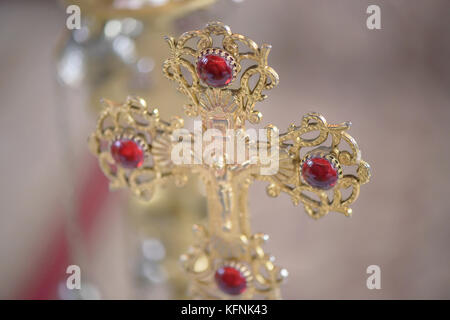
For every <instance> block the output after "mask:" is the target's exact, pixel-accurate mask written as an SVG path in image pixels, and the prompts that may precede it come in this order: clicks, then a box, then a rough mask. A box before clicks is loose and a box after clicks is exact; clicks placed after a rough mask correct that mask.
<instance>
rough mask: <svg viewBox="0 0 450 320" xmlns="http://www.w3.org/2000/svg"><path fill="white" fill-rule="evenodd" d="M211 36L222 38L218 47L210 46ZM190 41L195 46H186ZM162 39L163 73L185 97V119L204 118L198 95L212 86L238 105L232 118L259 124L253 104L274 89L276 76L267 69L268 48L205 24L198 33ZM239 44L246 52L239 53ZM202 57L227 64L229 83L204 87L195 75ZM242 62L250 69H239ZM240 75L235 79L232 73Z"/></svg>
mask: <svg viewBox="0 0 450 320" xmlns="http://www.w3.org/2000/svg"><path fill="white" fill-rule="evenodd" d="M214 37H222V41H221V48H216V47H213V45H214ZM192 39H194V40H197V42H196V45H194V46H189V45H188V42H190V40H192ZM166 40H167V42H168V44H169V47H170V52H171V53H170V57H169V59H167V60H166V61H165V62H164V65H163V73H164V74H165V76H166V77H167V78H168V79H170V80H173V81H175V82H176V83H177V85H178V89H179V90H180V91H181V92H182V93H183V94H185V95H186V96H188V97H189V99H190V104H189V105H187V106H185V111H186V114H187V115H188V116H198V115H202V116H204V114H205V109H204V107H203V105H202V104H201V103H200V100H201V96H202V95H204V93H205V91H206V90H207V88H208V87H215V88H214V89H213V90H216V91H219V90H223V91H226V90H228V91H229V92H230V93H232V95H233V99H234V103H235V104H237V105H238V106H239V108H237V109H236V110H235V113H234V115H235V117H236V118H238V119H239V121H240V122H242V123H244V122H245V121H246V120H248V121H250V122H252V123H259V122H260V120H261V118H262V115H261V113H260V112H259V111H257V110H254V106H255V104H256V102H258V101H262V100H264V99H265V98H266V95H265V94H264V93H263V91H265V90H270V89H272V88H274V87H275V86H276V85H277V84H278V81H279V78H278V74H277V73H276V72H275V70H274V69H272V68H271V67H270V66H268V61H267V60H268V56H269V52H270V49H271V46H270V45H266V44H264V45H262V46H261V47H258V45H257V44H256V43H255V42H254V41H253V40H251V39H249V38H247V37H245V36H243V35H240V34H235V33H232V32H231V30H230V28H229V27H228V26H226V25H224V24H222V23H219V22H213V23H209V24H208V25H207V26H206V27H205V28H204V29H201V30H196V31H189V32H186V33H184V34H183V35H181V36H180V37H179V38H178V39H175V38H172V37H166ZM240 45H241V46H244V47H246V48H248V50H247V51H245V52H240V51H239V47H240ZM205 55H215V56H219V57H221V58H222V59H223V61H219V62H221V63H224V64H229V67H230V68H231V69H230V70H232V73H231V74H230V79H227V80H229V82H228V81H225V82H224V83H223V84H217V83H214V84H211V83H206V86H205V83H204V82H205V81H204V80H203V81H202V79H201V77H200V76H199V65H198V64H199V59H201V58H202V57H204V56H205ZM244 60H247V61H250V66H249V67H247V68H246V69H245V70H241V68H242V62H243V61H244ZM241 71H242V72H241ZM240 72H241V74H240V79H239V78H238V77H236V74H238V73H240ZM252 78H254V79H255V81H256V83H255V84H252V81H251V79H252ZM236 83H238V84H236ZM233 86H234V88H233Z"/></svg>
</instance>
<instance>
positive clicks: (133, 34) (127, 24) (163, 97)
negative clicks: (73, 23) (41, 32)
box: [57, 0, 215, 298]
mask: <svg viewBox="0 0 450 320" xmlns="http://www.w3.org/2000/svg"><path fill="white" fill-rule="evenodd" d="M213 2H215V1H214V0H179V1H172V0H171V1H141V2H139V1H133V2H130V1H117V0H114V1H109V0H108V1H99V0H96V1H89V0H85V1H83V0H79V1H64V2H63V3H65V4H66V5H69V4H76V5H79V6H80V8H81V13H82V17H83V23H82V27H81V29H78V30H77V29H75V30H73V31H70V32H67V33H66V34H65V37H64V38H63V40H62V41H61V42H60V45H59V48H58V53H57V57H58V62H57V76H58V80H59V83H60V84H61V85H62V89H61V90H62V91H63V92H62V93H61V94H62V96H61V95H60V99H61V100H65V101H68V100H71V99H70V98H68V97H69V95H73V94H75V95H76V94H77V93H72V92H71V91H75V92H79V90H80V88H82V90H83V92H84V93H85V96H86V98H85V100H86V101H85V103H82V104H86V106H87V107H88V108H90V109H92V111H93V112H92V111H91V112H92V114H94V112H96V111H97V110H99V106H100V100H101V98H102V97H109V98H111V99H118V98H119V97H123V96H124V95H126V94H129V93H134V94H139V95H140V96H142V97H145V98H148V97H149V96H151V97H152V98H151V100H150V101H151V103H152V104H154V103H157V104H158V105H164V106H165V107H164V109H162V114H175V113H176V112H178V108H177V106H178V105H179V104H180V103H181V102H182V100H181V99H180V97H179V96H177V95H173V94H169V90H168V87H169V86H168V85H167V81H166V80H164V79H163V75H162V74H161V72H155V70H154V69H155V68H156V69H158V68H157V66H158V65H161V64H162V61H163V59H164V58H165V53H166V50H165V48H164V46H162V45H161V40H162V37H163V35H164V34H167V33H171V32H172V31H173V30H172V27H173V21H174V19H176V18H179V17H181V16H184V15H187V14H189V13H191V12H193V11H195V10H198V9H202V8H206V7H207V6H209V5H210V4H212V3H213ZM155 66H156V67H155ZM63 96H64V98H63ZM64 104H66V103H64V101H61V105H64ZM66 106H67V104H66ZM72 107H76V108H83V107H84V106H83V105H76V106H72ZM59 116H60V118H62V119H60V123H61V124H63V123H68V120H67V119H63V118H64V117H68V115H67V114H63V113H61V114H60V115H59ZM66 130H67V128H65V126H64V125H61V131H66ZM75 130H78V129H75ZM71 135H72V134H71V133H70V132H65V133H64V134H63V133H62V136H64V137H66V140H70V139H71ZM63 145H65V146H69V145H73V141H72V142H68V141H63ZM73 153H74V152H73V151H72V150H68V148H67V147H66V157H67V162H68V163H72V167H73V168H74V170H73V173H72V174H73V175H74V176H73V177H71V178H72V179H71V180H72V182H73V183H75V180H76V178H75V177H76V176H77V168H78V166H77V163H79V162H77V161H76V160H74V157H73V156H71V155H72V154H73ZM187 188H188V190H187V192H188V193H189V194H190V197H189V198H182V197H171V196H169V195H173V194H175V193H176V191H175V190H173V188H171V187H170V186H168V187H167V188H166V189H158V190H156V191H155V192H156V193H157V195H156V197H155V198H156V199H158V200H154V201H153V202H151V203H149V204H146V205H142V204H138V203H137V202H136V201H131V202H130V204H129V206H128V207H126V211H127V216H128V217H129V223H130V224H131V225H132V226H133V227H132V229H135V230H136V231H137V232H138V236H137V237H135V236H134V235H130V239H129V242H130V243H129V245H130V247H131V249H130V252H131V253H132V254H131V255H132V257H131V259H132V260H133V261H132V262H131V267H130V268H131V270H132V274H134V276H135V278H136V281H137V287H138V289H139V291H138V293H137V294H138V297H145V296H148V295H150V297H153V298H180V297H182V296H183V295H182V292H183V293H184V292H185V290H184V289H183V288H184V286H185V282H186V280H185V279H184V278H181V277H178V276H177V274H179V273H180V270H179V267H178V268H176V267H175V263H174V262H173V261H174V260H176V261H178V257H179V254H180V250H182V248H183V247H184V246H185V245H184V244H185V243H187V242H186V239H189V236H190V232H188V233H187V234H185V233H186V232H185V231H184V230H190V229H191V225H192V224H193V223H194V221H198V220H199V219H201V218H202V216H204V215H205V208H204V207H205V206H204V205H203V202H204V200H203V199H202V198H201V197H199V196H198V191H197V188H196V186H193V185H192V184H190V185H188V187H187ZM69 198H72V197H71V196H69ZM169 199H170V200H169ZM186 200H189V205H187V204H186ZM68 201H69V200H68ZM77 205H78V204H77V203H74V202H72V203H71V204H69V205H67V209H66V211H67V212H68V214H69V218H68V221H69V223H68V224H69V226H68V229H69V230H71V231H69V234H70V238H71V247H72V251H73V252H72V254H73V255H74V261H75V262H76V263H78V264H80V265H82V266H84V267H85V269H89V266H88V265H89V261H88V260H89V259H88V258H87V257H86V254H85V251H86V250H85V249H84V248H83V245H82V239H81V236H80V234H79V233H80V232H79V231H78V230H77V228H78V226H77V224H78V220H77V217H74V216H73V215H74V212H75V210H74V209H73V208H74V207H76V206H77ZM180 217H182V218H181V219H180ZM131 232H132V233H133V231H131ZM181 234H185V236H184V237H180V236H179V235H181ZM149 241H150V242H151V241H153V243H154V244H155V243H157V244H158V245H159V246H160V249H158V250H163V251H164V252H165V254H164V255H163V257H162V256H161V257H159V258H157V259H153V258H152V253H151V250H150V249H148V248H149V247H151V246H149V245H148V244H149ZM136 248H140V249H136ZM152 259H153V260H152ZM87 273H88V274H89V272H87ZM88 278H90V277H88ZM143 288H144V289H143ZM145 288H147V289H145ZM155 291H156V293H155ZM158 293H159V294H158Z"/></svg>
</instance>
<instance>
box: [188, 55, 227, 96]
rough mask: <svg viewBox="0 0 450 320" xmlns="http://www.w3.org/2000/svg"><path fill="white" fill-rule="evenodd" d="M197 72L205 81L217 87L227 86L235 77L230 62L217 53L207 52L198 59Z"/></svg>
mask: <svg viewBox="0 0 450 320" xmlns="http://www.w3.org/2000/svg"><path fill="white" fill-rule="evenodd" d="M197 74H198V76H199V77H200V79H202V81H203V82H205V83H206V84H207V85H209V86H211V87H215V88H217V87H223V86H226V85H228V84H230V82H231V80H232V79H233V69H232V67H231V65H230V63H229V62H228V61H227V59H225V58H224V57H222V56H219V55H216V54H206V55H204V56H202V57H200V58H199V59H198V61H197Z"/></svg>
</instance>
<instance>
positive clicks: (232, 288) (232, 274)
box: [215, 267, 247, 295]
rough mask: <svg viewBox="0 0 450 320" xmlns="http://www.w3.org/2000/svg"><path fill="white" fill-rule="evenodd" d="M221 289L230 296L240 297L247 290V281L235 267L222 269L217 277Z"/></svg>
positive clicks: (217, 272)
mask: <svg viewBox="0 0 450 320" xmlns="http://www.w3.org/2000/svg"><path fill="white" fill-rule="evenodd" d="M215 279H216V283H217V285H218V286H219V288H220V289H221V290H222V291H223V292H225V293H227V294H230V295H238V294H241V293H242V292H244V291H245V289H247V279H246V278H245V277H244V276H243V275H242V273H241V271H239V270H238V269H236V268H233V267H220V268H219V269H218V270H217V271H216V275H215Z"/></svg>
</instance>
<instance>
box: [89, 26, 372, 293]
mask: <svg viewBox="0 0 450 320" xmlns="http://www.w3.org/2000/svg"><path fill="white" fill-rule="evenodd" d="M166 40H167V42H168V44H169V47H170V57H169V59H167V60H166V61H165V62H164V65H163V73H164V74H165V76H166V77H167V78H168V79H170V80H172V81H175V82H176V84H177V86H178V90H179V91H180V92H182V93H183V94H185V95H186V96H187V97H188V98H189V104H187V105H186V106H185V107H184V109H185V113H186V114H187V115H188V116H190V117H199V118H200V119H201V123H202V128H203V129H204V130H206V129H216V131H218V132H221V133H223V134H224V137H225V139H228V138H230V137H229V136H227V134H228V133H229V132H230V131H228V130H231V129H234V130H235V132H236V135H238V136H239V135H243V136H244V137H245V132H246V131H245V124H246V122H247V121H249V122H251V123H253V124H257V123H259V122H260V120H261V118H262V114H261V113H260V112H259V111H257V110H255V109H254V107H255V104H256V102H259V101H262V100H264V99H265V98H267V96H266V95H265V94H264V92H265V91H268V90H270V89H272V88H274V87H275V86H276V85H277V84H278V81H279V78H278V75H277V73H276V72H275V71H274V70H273V69H272V68H271V67H270V66H268V64H267V58H268V54H269V52H270V48H271V47H270V46H269V45H262V46H261V47H259V46H258V45H257V44H256V43H255V42H254V41H252V40H250V39H249V38H247V37H245V36H243V35H240V34H235V33H232V32H231V30H230V28H229V27H228V26H226V25H223V24H222V23H220V22H213V23H209V24H208V25H207V26H206V27H205V28H204V29H202V30H197V31H190V32H186V33H184V34H183V35H181V36H180V37H179V38H178V39H174V38H172V37H167V38H166ZM218 40H219V41H220V45H219V44H218V43H219V42H218ZM243 47H245V49H242V48H243ZM211 64H212V65H211ZM243 65H248V66H247V67H246V68H245V70H244V67H243ZM218 70H219V71H218ZM182 127H183V120H182V119H180V118H173V119H172V120H171V121H169V122H165V121H163V120H161V119H160V118H159V114H158V110H157V109H155V108H149V107H147V105H146V103H145V101H143V100H142V99H139V98H128V100H127V101H126V102H125V103H124V104H114V103H112V102H110V101H106V102H105V108H104V110H103V111H102V113H101V115H100V118H99V121H98V125H97V130H96V131H95V133H94V134H93V135H92V136H91V138H90V146H91V150H92V151H93V153H94V154H95V155H97V156H98V158H99V162H100V166H101V168H102V170H103V171H104V173H105V174H106V175H107V176H108V178H109V179H110V181H111V187H112V188H123V187H128V188H129V189H130V190H131V191H132V192H133V194H135V195H136V196H138V197H140V198H142V199H149V198H150V197H151V195H152V192H153V190H154V188H155V187H156V186H160V185H163V184H165V183H167V182H168V181H169V180H173V181H174V182H175V183H176V184H177V185H183V184H184V183H185V182H186V181H187V177H188V173H192V172H194V173H198V174H199V175H200V177H201V178H202V180H203V182H204V184H205V187H206V193H207V201H208V224H207V226H200V225H196V226H194V232H195V236H196V241H195V243H194V244H193V246H192V248H191V249H190V251H189V252H188V253H187V254H185V255H183V256H182V258H181V261H182V265H183V267H184V269H185V271H186V272H187V274H188V276H189V277H190V293H191V296H192V297H194V298H212V299H218V298H220V299H227V298H233V299H236V298H241V299H251V298H269V299H279V298H281V295H280V289H279V286H280V283H281V281H282V280H283V279H284V278H285V277H286V276H287V271H286V270H285V269H281V268H279V267H277V266H275V265H274V264H273V259H272V258H271V256H270V255H268V254H267V253H266V252H264V249H263V244H264V242H266V241H267V240H268V236H267V235H264V234H252V233H251V229H250V219H249V213H248V206H247V200H248V199H247V198H248V188H249V186H250V184H251V183H252V182H253V181H254V180H263V181H267V182H268V183H269V185H268V187H267V193H268V194H269V195H270V196H272V197H276V196H278V195H279V194H280V193H281V192H282V191H283V192H285V193H287V194H289V195H290V197H291V199H292V201H293V203H294V204H295V205H297V204H299V203H302V204H303V206H304V208H305V210H306V212H307V213H308V215H309V216H311V217H313V218H320V217H323V216H324V215H326V214H328V213H329V212H331V211H335V212H340V213H343V214H344V215H346V216H349V215H350V214H351V212H352V211H351V209H350V208H349V206H350V204H351V203H353V202H354V201H355V200H356V198H357V197H358V195H359V190H360V185H361V184H364V183H367V182H368V181H369V178H370V171H369V165H368V164H367V163H366V162H364V161H362V160H361V153H360V150H359V148H358V146H357V144H356V141H355V140H354V139H353V138H352V137H351V136H350V135H349V134H348V133H347V130H348V129H349V127H350V123H348V122H346V123H343V124H339V125H331V124H328V123H327V122H326V120H325V118H324V117H323V116H321V115H320V114H317V113H309V114H307V115H305V116H304V117H303V119H302V120H301V123H300V125H299V126H297V125H294V124H293V125H291V126H290V127H289V128H288V130H287V132H286V133H282V134H280V133H279V132H278V129H277V128H276V127H275V126H273V125H269V126H267V127H266V128H265V132H266V135H267V139H263V140H254V139H250V138H248V137H247V138H245V139H244V142H245V143H244V149H245V155H247V156H248V159H247V158H246V159H245V161H241V162H239V161H235V155H234V154H230V153H228V152H225V153H224V154H223V155H218V154H213V156H212V157H211V159H210V160H209V161H202V160H204V157H205V154H204V151H205V148H204V147H202V148H200V149H198V148H197V149H196V148H193V149H186V150H189V154H188V156H189V157H188V158H189V159H192V161H191V162H186V163H179V162H177V161H174V160H173V155H172V152H173V151H174V148H175V145H177V144H180V139H179V138H178V139H177V138H175V137H174V133H175V132H176V130H179V129H181V128H182ZM311 133H315V137H314V138H309V136H310V134H311ZM184 138H187V139H186V140H187V141H194V143H195V142H196V141H197V140H198V139H202V137H201V136H200V137H199V136H198V135H196V134H195V133H191V132H188V133H186V134H185V136H184ZM118 139H124V140H126V141H132V142H136V141H138V142H139V143H135V145H132V146H133V147H134V148H135V150H137V151H139V152H137V153H136V154H137V155H138V156H139V155H140V152H142V153H143V154H144V155H145V156H144V157H143V160H142V163H141V164H140V165H139V166H136V168H132V169H130V168H126V167H124V166H123V165H121V163H120V161H119V163H118V162H117V160H114V157H113V155H112V154H111V150H112V149H111V148H109V146H110V145H111V144H112V143H114V142H115V141H117V140H118ZM136 139H138V140H136ZM126 141H125V142H126ZM273 141H276V142H275V143H274V142H273ZM125 142H124V143H125ZM185 142H186V141H185V139H183V141H182V142H181V143H185ZM142 143H144V144H145V146H142V145H141V144H142ZM136 148H137V149H136ZM269 149H270V150H271V152H270V155H268V154H266V156H267V157H268V159H269V160H274V159H275V160H276V161H277V162H276V163H277V167H278V170H275V171H274V172H272V173H269V174H268V173H267V172H263V171H262V169H263V168H264V167H265V166H267V162H265V161H263V160H264V159H263V158H262V157H261V154H258V153H257V152H253V151H260V150H269ZM183 150H184V149H183ZM347 150H348V151H347ZM227 151H228V149H227ZM250 155H253V156H250ZM267 157H266V158H267ZM116 158H117V155H116ZM132 160H137V161H138V160H141V159H140V158H139V157H138V159H132ZM265 160H267V159H265ZM134 163H136V162H134ZM351 167H353V168H355V169H356V171H355V170H354V171H355V172H356V174H351V173H346V171H348V170H350V168H351ZM348 188H350V190H351V191H350V195H349V196H347V197H345V198H344V197H343V195H342V191H343V190H344V189H348Z"/></svg>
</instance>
